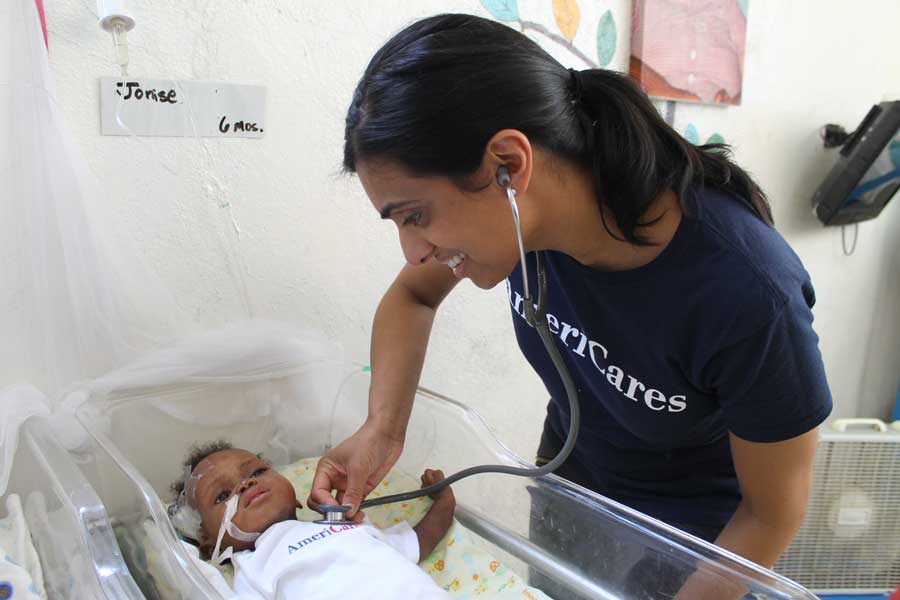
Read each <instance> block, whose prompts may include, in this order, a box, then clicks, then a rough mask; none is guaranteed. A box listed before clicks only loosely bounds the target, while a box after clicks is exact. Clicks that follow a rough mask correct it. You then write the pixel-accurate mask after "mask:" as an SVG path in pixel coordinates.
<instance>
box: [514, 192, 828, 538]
mask: <svg viewBox="0 0 900 600" xmlns="http://www.w3.org/2000/svg"><path fill="white" fill-rule="evenodd" d="M682 204H683V206H684V207H685V211H684V216H683V218H682V221H681V224H680V225H679V227H678V229H677V230H676V233H675V235H674V237H673V239H672V240H671V242H670V243H669V244H668V245H667V246H666V248H665V249H664V250H663V251H662V253H661V254H660V255H659V256H658V257H657V258H656V259H655V260H653V261H652V262H651V263H649V264H647V265H646V266H643V267H640V268H637V269H633V270H629V271H619V272H603V271H597V270H594V269H591V268H589V267H586V266H584V265H582V264H581V263H579V262H577V261H576V260H575V259H573V258H571V257H570V256H568V255H565V254H562V253H558V252H545V253H544V255H545V258H546V268H547V278H548V303H547V313H548V315H547V318H548V321H549V324H550V329H551V331H552V332H553V333H554V334H555V340H556V343H557V346H558V347H559V349H560V351H561V353H562V355H563V358H564V360H565V361H566V365H567V366H568V368H569V370H570V371H571V373H572V377H573V378H574V380H575V385H576V387H577V389H578V391H579V398H580V405H581V415H582V416H581V429H580V433H579V438H578V443H577V445H576V447H575V450H574V451H573V455H572V458H571V459H570V460H572V461H575V464H576V465H577V466H579V467H580V468H581V470H582V471H586V472H587V473H589V474H590V478H591V484H592V485H591V487H592V488H594V489H595V490H596V491H598V492H600V493H601V494H603V495H605V496H608V497H610V498H613V499H615V500H618V501H619V502H622V503H623V504H626V505H629V506H631V507H633V508H635V509H637V510H640V511H642V512H644V513H647V514H650V515H652V516H655V517H657V518H660V519H663V520H665V521H668V522H673V523H683V524H692V525H700V526H716V527H721V526H723V525H724V524H725V523H726V522H727V521H728V519H730V518H731V516H732V514H733V513H734V511H735V509H736V508H737V504H738V502H739V501H740V498H741V495H740V490H739V487H738V483H737V478H736V475H735V470H734V465H733V462H732V458H731V450H730V446H729V442H728V432H729V431H730V432H732V433H734V434H735V435H736V436H738V437H739V438H742V439H744V440H748V441H752V442H777V441H782V440H787V439H790V438H792V437H796V436H798V435H800V434H802V433H805V432H807V431H809V430H811V429H812V428H814V427H816V426H817V425H819V424H820V423H821V422H822V421H824V420H825V419H826V418H827V417H828V415H829V413H830V412H831V394H830V392H829V390H828V384H827V382H826V379H825V372H824V366H823V364H822V357H821V354H820V353H819V349H818V337H817V336H816V334H815V332H814V331H813V328H812V321H813V317H812V312H811V310H810V308H811V307H812V305H813V303H814V301H815V296H814V292H813V288H812V284H811V283H810V279H809V275H808V274H807V273H806V270H805V269H804V268H803V265H802V264H801V263H800V259H799V258H798V257H797V256H796V255H795V254H794V252H793V251H792V250H791V248H790V247H789V246H788V244H787V243H786V242H785V241H784V239H783V238H782V237H781V236H780V235H779V234H778V232H776V231H775V230H774V229H773V228H771V227H769V226H768V225H766V224H765V223H763V222H762V221H761V220H760V219H759V218H758V217H757V216H756V215H755V214H754V213H753V212H751V209H750V208H749V207H747V206H746V205H745V204H744V203H742V202H740V201H739V200H738V199H736V198H734V197H733V196H731V195H729V194H727V193H724V192H721V191H718V190H714V189H710V188H703V189H700V188H694V189H691V190H690V191H689V193H688V194H686V197H685V198H683V199H682ZM527 263H528V269H529V284H530V285H531V286H532V293H533V294H535V295H536V294H537V290H536V287H535V286H536V281H537V277H536V274H535V259H534V255H529V256H528V257H527ZM507 286H508V291H509V301H510V305H511V308H512V314H513V322H514V324H515V330H516V337H517V339H518V341H519V346H520V347H521V349H522V352H523V353H524V354H525V357H526V358H527V359H528V361H529V362H530V363H531V365H532V366H533V367H534V369H535V370H536V371H537V372H538V374H539V375H540V376H541V378H542V379H543V381H544V383H545V385H546V387H547V390H548V391H549V393H550V397H551V400H550V404H549V406H548V426H549V427H550V428H551V429H552V431H553V432H554V433H555V434H556V435H557V436H558V437H559V439H561V440H562V439H565V436H566V434H567V432H568V427H569V408H568V400H567V398H566V394H565V389H564V388H563V386H562V382H561V380H560V378H559V375H558V374H557V372H556V369H555V368H554V367H553V364H552V362H551V361H550V359H549V357H548V356H547V353H546V351H545V349H544V346H543V344H542V343H541V340H540V338H539V337H538V334H537V332H536V331H535V330H534V329H532V328H531V327H529V326H528V324H527V323H526V321H525V318H524V310H523V308H522V305H523V300H522V274H521V268H520V267H516V270H515V271H513V273H512V274H511V275H510V277H509V279H508V281H507Z"/></svg>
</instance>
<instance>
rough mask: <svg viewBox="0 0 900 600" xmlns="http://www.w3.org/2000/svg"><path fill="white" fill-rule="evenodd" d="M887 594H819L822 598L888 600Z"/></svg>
mask: <svg viewBox="0 0 900 600" xmlns="http://www.w3.org/2000/svg"><path fill="white" fill-rule="evenodd" d="M887 597H888V595H887V594H851V595H846V594H840V595H835V594H825V595H824V596H819V598H821V599H822V600H887Z"/></svg>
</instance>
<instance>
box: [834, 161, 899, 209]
mask: <svg viewBox="0 0 900 600" xmlns="http://www.w3.org/2000/svg"><path fill="white" fill-rule="evenodd" d="M898 177H900V167H897V168H896V169H894V170H893V171H888V172H887V173H885V174H884V175H882V176H880V177H876V178H875V179H872V180H871V181H867V182H865V183H864V184H862V185H860V186H857V187H856V188H854V189H853V191H852V192H850V197H849V198H847V204H850V203H851V202H855V201H856V200H859V199H860V198H861V197H862V196H863V195H864V194H867V193H868V192H871V191H872V190H874V189H875V188H877V187H879V186H881V185H882V184H885V183H887V182H888V181H891V180H893V179H897V178H898Z"/></svg>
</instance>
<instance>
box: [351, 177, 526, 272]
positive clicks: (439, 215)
mask: <svg viewBox="0 0 900 600" xmlns="http://www.w3.org/2000/svg"><path fill="white" fill-rule="evenodd" d="M357 172H358V174H359V178H360V181H361V182H362V185H363V188H364V189H365V191H366V194H368V196H369V200H370V201H371V202H372V206H374V207H375V210H376V211H377V212H378V213H379V214H380V215H381V216H382V218H385V219H390V220H391V221H393V222H394V224H395V225H396V226H397V229H398V231H399V234H400V247H401V248H402V249H403V254H404V256H405V257H406V260H407V262H409V264H410V265H413V266H416V265H421V264H425V263H426V262H428V261H430V260H434V261H438V262H440V263H443V264H446V265H447V268H448V269H452V270H453V273H454V275H456V276H457V277H458V278H460V279H462V278H468V279H470V280H472V283H474V284H475V285H477V286H478V287H480V288H482V289H490V288H492V287H494V286H495V285H497V284H498V283H500V282H501V281H503V280H504V279H506V277H508V276H509V274H510V273H511V272H512V270H513V269H514V268H515V266H516V264H517V262H518V259H519V252H518V245H517V242H516V234H515V224H514V222H513V217H512V211H511V210H510V207H509V201H508V200H507V198H506V192H505V190H504V189H503V188H501V187H500V186H499V185H498V184H497V182H496V179H495V178H494V176H493V174H491V173H488V172H485V173H480V172H479V173H477V174H476V175H475V176H474V177H473V181H476V182H486V181H490V182H491V184H490V185H488V186H487V187H485V188H484V189H478V190H476V191H466V190H462V189H460V188H459V186H457V185H456V184H455V183H454V182H453V181H451V180H450V179H448V178H446V177H414V176H412V175H410V174H409V172H408V171H407V170H406V169H403V168H401V167H399V166H396V165H393V164H389V163H384V162H373V163H371V164H362V163H361V164H359V165H358V168H357Z"/></svg>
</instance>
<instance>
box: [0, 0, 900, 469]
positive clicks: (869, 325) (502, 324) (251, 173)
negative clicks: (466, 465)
mask: <svg viewBox="0 0 900 600" xmlns="http://www.w3.org/2000/svg"><path fill="white" fill-rule="evenodd" d="M93 4H94V3H93V1H92V0H56V1H55V2H51V3H49V4H48V6H47V18H48V26H49V32H50V44H51V48H50V50H51V55H50V56H51V65H52V68H53V71H54V73H55V75H56V77H57V80H58V91H59V96H60V100H61V103H62V105H63V107H64V110H65V113H66V115H67V117H68V120H69V123H70V126H71V128H72V130H73V132H74V134H75V137H76V139H77V140H78V141H79V142H80V144H81V147H82V149H83V152H84V154H85V156H86V158H87V160H88V162H89V163H90V166H91V168H92V169H93V171H94V172H95V174H96V175H97V176H98V177H99V178H100V179H101V180H102V182H103V184H104V185H105V188H106V190H107V191H108V197H107V198H105V199H102V200H101V199H98V201H97V203H96V204H95V206H93V207H92V210H95V211H97V213H96V214H98V215H100V216H102V219H103V221H104V222H106V223H107V230H106V232H105V233H106V235H108V236H110V238H111V239H113V240H115V239H119V240H124V239H129V240H133V241H135V242H137V243H138V244H139V246H140V248H141V250H142V253H143V256H142V259H143V260H146V261H147V263H148V264H149V265H150V266H151V267H153V268H154V269H155V270H157V271H158V272H159V273H160V274H161V276H162V278H163V280H164V282H165V284H166V285H169V286H171V287H172V289H173V290H175V292H176V293H177V296H178V299H179V303H180V304H181V307H182V308H183V309H184V310H186V311H189V312H190V313H191V314H194V315H196V317H197V319H198V320H200V321H201V322H203V323H205V324H210V325H213V324H217V323H221V322H223V321H227V320H229V319H231V318H235V317H238V316H244V315H247V314H248V313H252V314H253V315H255V316H266V317H273V318H280V319H287V320H297V321H301V322H307V323H308V322H312V323H315V324H317V325H318V326H320V327H321V328H322V329H323V330H325V331H326V332H327V333H328V334H329V335H332V336H333V337H334V338H335V339H337V340H339V341H341V342H342V343H343V344H344V345H345V346H346V347H347V348H348V349H349V350H350V353H351V355H352V356H353V357H355V358H357V359H359V360H363V361H364V360H366V357H367V353H368V341H369V330H370V325H371V319H372V315H373V313H374V310H375V306H376V304H377V302H378V300H379V298H380V296H381V294H382V292H383V291H384V289H385V288H386V287H387V285H388V284H389V283H390V281H391V280H392V278H393V277H394V275H395V274H396V272H397V270H398V269H399V267H400V265H401V263H402V255H401V253H400V251H399V246H398V244H397V239H396V231H395V229H394V228H393V226H392V225H390V224H386V223H383V222H381V221H380V220H379V219H378V218H377V216H376V215H375V214H374V211H373V210H372V209H371V207H370V206H369V204H368V201H367V199H366V198H365V196H364V194H363V192H362V189H361V187H360V186H359V183H358V182H357V181H356V180H355V179H352V178H341V177H339V176H338V170H339V167H340V161H341V151H342V143H343V139H342V134H343V118H344V111H345V109H346V107H347V104H348V102H349V100H350V96H351V93H352V90H353V88H354V86H355V84H356V82H357V79H358V77H359V76H360V74H361V72H362V70H363V69H364V67H365V65H366V63H367V61H368V59H369V57H370V56H371V54H372V53H373V52H374V51H375V50H376V49H377V48H378V47H379V46H380V45H381V44H382V43H383V42H384V41H385V40H386V39H387V38H388V37H389V36H390V35H391V34H392V33H394V32H395V31H397V30H398V29H399V28H401V27H402V26H403V25H405V24H407V23H409V22H410V21H412V20H414V19H415V18H417V17H421V16H426V15H430V14H434V13H438V12H446V11H458V12H471V13H474V14H480V15H483V16H488V12H487V11H486V10H485V9H484V8H483V7H482V5H481V4H480V3H479V2H477V1H475V0H455V1H453V2H442V1H438V0H427V1H424V0H421V1H417V2H399V1H397V0H383V1H380V2H361V1H358V0H353V1H351V0H332V1H331V2H296V1H295V2H279V1H277V0H245V1H242V2H237V1H230V2H224V1H222V0H206V1H203V0H152V1H151V0H131V5H132V8H133V11H134V13H135V15H136V16H137V20H138V25H137V28H136V29H135V30H134V32H133V33H132V34H131V35H130V42H131V60H132V65H131V74H132V75H135V76H147V77H165V78H181V79H212V80H224V81H231V82H238V83H259V84H264V85H266V86H268V91H269V104H268V122H269V126H268V128H267V131H266V138H265V139H263V140H237V139H225V140H196V139H167V138H159V139H155V138H140V139H128V138H114V137H101V136H100V135H99V108H98V99H97V95H98V93H97V90H98V84H97V78H98V77H101V76H109V75H116V74H117V72H116V68H115V65H113V64H112V61H111V47H110V46H111V43H110V41H109V39H108V38H107V37H106V35H103V34H101V32H100V30H99V29H98V27H97V25H96V19H95V17H94V14H93ZM581 4H582V5H584V6H582V11H583V22H584V25H583V30H580V31H579V33H578V36H577V37H576V38H575V41H576V43H577V44H578V45H579V47H581V48H583V49H584V51H585V52H586V53H590V54H591V55H595V54H596V50H592V48H594V47H595V46H594V44H595V43H596V42H595V41H594V35H595V27H594V26H593V25H592V23H596V19H597V18H599V15H600V14H601V13H602V12H605V10H607V9H610V10H612V13H613V15H614V17H615V19H616V24H617V25H618V28H619V40H618V44H617V53H616V56H615V58H614V60H613V63H612V64H611V65H610V66H611V67H615V68H624V66H625V64H626V62H627V48H628V41H629V40H628V27H629V23H628V21H629V7H630V3H629V2H627V0H615V1H612V0H600V1H599V2H590V3H589V2H586V1H585V0H582V2H581ZM520 5H521V9H520V10H521V12H522V13H523V14H528V15H531V17H533V19H534V20H537V19H541V20H542V21H543V22H545V23H547V24H548V26H549V25H552V23H553V20H552V17H551V16H550V5H551V2H550V0H542V1H533V2H520ZM876 6H877V7H878V9H877V10H876V8H875V7H876ZM879 11H880V12H879ZM898 22H900V3H897V2H896V0H869V1H868V2H866V3H865V7H864V8H863V6H862V5H861V4H860V3H847V2H838V1H831V2H821V1H819V2H816V1H813V0H795V1H792V2H789V3H786V2H781V1H779V0H753V2H752V3H751V7H750V16H749V35H748V53H747V60H746V76H745V82H744V90H745V91H744V103H743V105H742V106H740V107H734V108H727V109H722V108H711V107H681V106H680V107H679V108H678V111H677V116H676V122H675V125H676V127H677V128H679V129H680V130H682V131H683V130H684V129H685V127H686V126H687V125H688V123H693V124H694V125H695V126H696V127H697V129H698V130H699V131H700V134H701V138H703V139H706V137H708V135H710V134H711V133H713V132H718V133H720V134H722V135H723V136H724V137H725V138H726V140H727V141H728V142H730V143H733V144H734V145H735V148H736V152H737V157H738V159H739V160H740V161H741V162H742V163H743V164H744V165H745V166H747V167H748V168H749V169H750V170H751V171H752V172H754V173H755V175H756V176H757V177H758V178H759V180H760V181H761V183H762V184H763V186H764V187H765V188H766V189H767V190H768V192H769V194H770V197H771V199H772V202H773V204H774V210H775V216H776V220H777V223H778V225H779V228H780V230H781V231H782V233H783V234H784V235H785V237H786V238H787V239H788V240H789V242H790V243H791V244H792V245H793V246H794V248H795V249H796V250H797V252H798V253H799V254H800V256H801V258H803V260H804V261H805V263H806V265H807V267H808V269H809V270H810V272H811V274H812V276H813V281H814V283H815V284H816V288H817V292H818V297H819V304H818V306H817V307H816V311H815V313H816V327H817V330H818V332H819V334H820V336H821V338H822V344H821V347H822V351H823V354H824V356H825V361H826V366H827V369H828V375H829V379H830V381H831V385H832V389H833V392H834V396H835V400H836V407H837V411H836V412H837V413H838V414H841V415H849V414H875V415H877V416H886V415H887V412H888V409H887V407H888V405H889V400H890V399H892V398H893V394H894V391H895V389H896V385H897V378H898V376H900V347H898V343H897V342H896V340H897V339H898V337H900V318H898V312H900V311H898V309H897V306H898V302H900V265H898V261H900V235H898V234H900V207H896V206H892V207H890V208H889V209H888V210H887V211H886V213H885V214H884V215H883V216H882V217H880V218H879V219H878V220H876V221H874V222H871V223H866V224H863V225H862V226H861V228H860V240H859V246H858V249H857V251H856V254H854V255H853V256H852V257H849V258H847V257H844V256H842V254H841V249H840V248H841V245H840V231H839V230H836V229H835V230H831V229H829V230H825V229H822V228H821V227H820V226H819V225H817V222H816V221H815V220H814V219H813V217H812V216H811V211H810V207H809V198H810V196H811V194H812V191H813V189H814V186H815V185H816V184H817V182H818V180H819V179H820V177H821V176H822V174H823V173H824V172H825V171H826V169H827V167H828V164H829V159H828V158H827V157H825V156H824V154H823V152H822V151H821V150H820V144H819V142H818V140H817V138H816V135H817V133H816V132H817V130H818V128H819V127H820V126H821V125H822V124H824V123H826V122H830V121H834V122H840V123H843V124H845V125H846V126H848V127H850V128H852V127H853V126H854V125H855V124H856V123H857V122H858V120H859V119H860V118H861V117H862V116H863V115H864V114H865V112H866V110H867V109H868V108H869V106H870V105H871V104H872V103H873V102H877V101H880V100H881V99H882V96H884V95H885V93H886V92H888V91H890V90H889V89H888V88H887V87H886V86H887V85H888V83H889V82H890V83H893V84H894V87H893V93H894V94H895V96H898V97H900V93H898V91H897V89H898V86H897V83H898V80H900V44H898V42H897V41H896V40H897V37H896V24H897V23H898ZM554 53H556V54H557V55H558V56H560V58H563V59H565V58H567V55H566V53H564V52H563V53H561V54H560V53H559V52H558V49H556V50H554ZM569 62H570V64H571V65H572V66H577V65H578V62H577V61H576V60H573V59H571V58H570V60H569ZM232 219H233V222H234V223H236V224H237V225H238V226H239V228H240V231H241V233H240V234H239V235H238V234H236V233H235V229H234V227H233V225H232ZM0 285H2V284H0ZM501 288H502V286H501ZM501 288H498V289H495V290H493V291H491V292H482V291H479V290H477V289H475V288H474V287H473V286H471V285H470V284H464V285H462V286H460V288H459V289H458V291H456V292H454V294H453V295H452V296H451V298H449V299H448V300H447V302H446V304H445V307H444V308H443V309H442V311H441V313H440V315H439V317H438V320H437V323H436V326H435V330H434V334H433V336H432V345H431V348H430V351H429V355H428V359H427V365H426V370H425V373H424V375H423V384H424V385H426V386H429V387H431V388H433V389H436V390H438V391H440V392H443V393H445V394H447V395H450V396H453V397H456V398H458V399H460V400H463V401H466V402H468V403H470V404H471V405H473V406H475V407H476V408H477V409H478V410H480V411H481V412H482V413H483V414H484V415H485V417H486V418H487V420H488V422H489V423H491V425H492V426H493V427H494V428H495V429H496V430H497V431H498V433H499V435H500V436H501V437H502V438H503V439H504V440H505V441H506V442H507V443H508V444H509V445H510V446H511V447H512V448H513V449H514V450H516V451H518V452H520V453H522V454H524V455H526V456H530V455H532V454H533V450H534V448H535V446H536V443H537V439H538V435H539V430H540V425H541V422H542V419H543V412H544V406H545V403H546V400H547V397H546V393H545V392H544V391H543V388H542V385H541V383H540V381H539V380H538V379H537V377H536V376H535V375H534V374H533V373H532V372H531V371H530V369H529V367H528V366H527V364H526V363H525V361H524V360H523V359H522V358H521V356H520V354H519V351H518V349H517V347H516V344H515V340H514V337H513V333H512V326H511V320H510V317H509V310H508V308H507V305H506V301H505V298H504V293H503V290H502V289H501ZM243 290H246V292H244V291H243Z"/></svg>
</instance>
